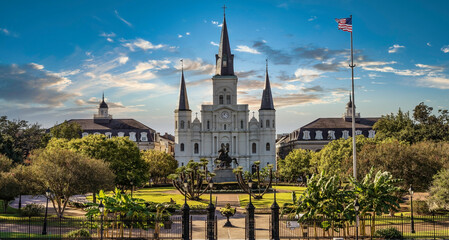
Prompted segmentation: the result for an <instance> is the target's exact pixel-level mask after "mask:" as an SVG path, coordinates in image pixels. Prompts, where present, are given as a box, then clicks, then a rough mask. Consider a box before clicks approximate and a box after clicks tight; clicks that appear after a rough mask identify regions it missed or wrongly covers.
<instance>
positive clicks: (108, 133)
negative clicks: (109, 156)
mask: <svg viewBox="0 0 449 240" xmlns="http://www.w3.org/2000/svg"><path fill="white" fill-rule="evenodd" d="M104 135H106V137H107V138H111V137H112V133H111V132H106V133H105V134H104Z"/></svg>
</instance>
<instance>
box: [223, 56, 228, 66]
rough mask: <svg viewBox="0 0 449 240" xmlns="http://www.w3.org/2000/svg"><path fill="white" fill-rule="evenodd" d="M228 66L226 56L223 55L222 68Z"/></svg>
mask: <svg viewBox="0 0 449 240" xmlns="http://www.w3.org/2000/svg"><path fill="white" fill-rule="evenodd" d="M227 66H228V56H227V55H226V54H223V67H227Z"/></svg>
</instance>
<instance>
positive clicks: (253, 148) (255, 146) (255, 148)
mask: <svg viewBox="0 0 449 240" xmlns="http://www.w3.org/2000/svg"><path fill="white" fill-rule="evenodd" d="M252 153H257V145H256V143H253V145H252Z"/></svg>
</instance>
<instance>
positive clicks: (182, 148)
mask: <svg viewBox="0 0 449 240" xmlns="http://www.w3.org/2000/svg"><path fill="white" fill-rule="evenodd" d="M180 149H181V152H184V143H181V146H180Z"/></svg>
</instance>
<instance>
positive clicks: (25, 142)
mask: <svg viewBox="0 0 449 240" xmlns="http://www.w3.org/2000/svg"><path fill="white" fill-rule="evenodd" d="M44 135H45V130H44V129H42V128H41V127H40V125H38V124H29V123H28V122H27V121H25V120H13V121H10V120H8V119H7V117H6V116H2V117H0V153H1V154H4V155H6V156H7V157H8V158H10V159H11V160H13V162H15V163H22V162H23V160H24V159H25V158H26V157H27V156H28V154H29V153H30V152H31V150H33V149H37V148H41V147H45V142H44V141H43V139H44V138H43V137H44Z"/></svg>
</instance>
